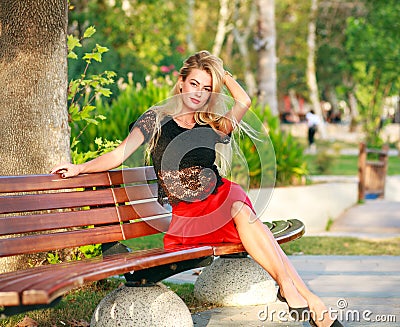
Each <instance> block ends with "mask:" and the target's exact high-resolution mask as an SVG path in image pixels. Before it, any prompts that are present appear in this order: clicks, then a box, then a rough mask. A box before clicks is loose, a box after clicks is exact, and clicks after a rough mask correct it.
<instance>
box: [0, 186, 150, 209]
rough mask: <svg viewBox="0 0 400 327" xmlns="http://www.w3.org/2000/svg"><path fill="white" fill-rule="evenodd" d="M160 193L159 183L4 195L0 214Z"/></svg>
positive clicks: (101, 202) (0, 205)
mask: <svg viewBox="0 0 400 327" xmlns="http://www.w3.org/2000/svg"><path fill="white" fill-rule="evenodd" d="M156 196H157V184H141V185H135V186H127V187H125V188H112V189H102V190H96V191H77V192H62V193H46V194H29V195H28V194H27V195H15V196H11V197H10V196H3V197H0V214H6V213H14V212H28V211H40V210H55V209H63V208H80V207H85V206H99V205H100V206H102V205H103V206H104V205H110V204H115V202H117V203H124V202H130V201H137V200H144V199H149V198H154V197H156Z"/></svg>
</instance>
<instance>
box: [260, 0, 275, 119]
mask: <svg viewBox="0 0 400 327" xmlns="http://www.w3.org/2000/svg"><path fill="white" fill-rule="evenodd" d="M257 7H258V12H259V20H258V33H257V34H258V35H257V39H256V50H257V52H258V102H259V103H260V104H261V105H268V106H269V108H270V110H271V112H272V114H273V115H275V116H277V115H278V114H279V112H278V99H277V76H276V49H275V47H276V29H275V1H274V0H257Z"/></svg>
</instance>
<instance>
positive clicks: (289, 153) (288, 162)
mask: <svg viewBox="0 0 400 327" xmlns="http://www.w3.org/2000/svg"><path fill="white" fill-rule="evenodd" d="M256 111H257V112H258V113H259V117H260V119H262V120H263V121H265V122H266V123H267V125H268V128H269V137H270V138H271V141H272V144H273V145H274V149H275V157H276V185H277V186H284V185H291V184H303V183H304V180H305V178H306V176H307V175H308V169H307V163H306V161H305V158H304V147H303V146H302V145H301V143H299V142H298V141H297V140H296V139H295V138H294V137H293V136H292V134H291V133H287V132H284V131H282V130H281V128H280V120H279V117H277V116H273V115H272V114H271V112H270V111H269V110H267V109H264V110H262V108H261V107H258V108H256Z"/></svg>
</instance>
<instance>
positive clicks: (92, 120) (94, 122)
mask: <svg viewBox="0 0 400 327" xmlns="http://www.w3.org/2000/svg"><path fill="white" fill-rule="evenodd" d="M85 121H87V122H88V123H89V124H94V125H98V124H99V122H98V121H97V120H96V119H93V118H85Z"/></svg>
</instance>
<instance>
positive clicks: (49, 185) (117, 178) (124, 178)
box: [0, 166, 156, 193]
mask: <svg viewBox="0 0 400 327" xmlns="http://www.w3.org/2000/svg"><path fill="white" fill-rule="evenodd" d="M155 179H156V175H155V172H154V168H153V167H151V166H146V167H137V168H129V169H122V170H112V171H110V172H102V173H95V174H84V175H79V176H76V177H74V178H65V179H64V178H61V177H59V175H58V174H48V175H24V176H0V185H1V189H0V192H1V193H14V192H29V191H44V190H57V189H70V188H87V187H90V188H91V187H99V186H109V185H110V184H111V185H120V184H128V183H136V182H143V181H149V180H155ZM110 181H111V183H110Z"/></svg>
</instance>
